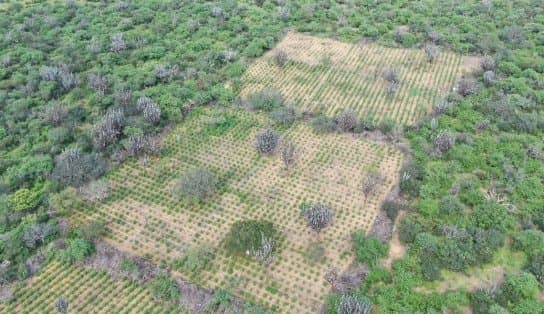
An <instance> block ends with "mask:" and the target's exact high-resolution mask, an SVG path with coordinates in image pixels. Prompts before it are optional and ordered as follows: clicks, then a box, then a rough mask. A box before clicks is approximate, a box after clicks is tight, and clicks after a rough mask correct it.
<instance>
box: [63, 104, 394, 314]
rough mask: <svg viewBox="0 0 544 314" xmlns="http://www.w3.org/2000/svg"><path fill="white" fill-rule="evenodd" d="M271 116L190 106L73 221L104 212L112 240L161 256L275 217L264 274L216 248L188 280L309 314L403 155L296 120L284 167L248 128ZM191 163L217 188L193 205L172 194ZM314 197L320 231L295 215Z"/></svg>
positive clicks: (169, 257)
mask: <svg viewBox="0 0 544 314" xmlns="http://www.w3.org/2000/svg"><path fill="white" fill-rule="evenodd" d="M229 121H230V122H229ZM268 123H270V121H268V120H265V119H264V118H260V116H258V115H255V114H252V113H246V112H239V111H233V110H217V109H205V110H201V111H199V112H194V113H193V116H191V117H190V118H189V119H188V120H187V122H186V123H185V124H183V125H181V126H179V127H178V128H177V129H175V130H174V131H173V132H172V133H171V134H170V135H169V136H168V137H167V138H166V139H165V152H166V153H165V156H164V157H163V158H161V159H156V160H151V161H150V162H149V163H148V164H147V166H142V165H140V164H138V163H136V162H128V163H126V164H125V165H124V166H122V167H121V168H120V169H119V170H118V171H116V172H115V173H114V174H112V175H110V176H109V182H110V185H111V187H112V188H111V195H112V196H111V197H110V200H109V201H107V203H106V204H103V205H100V206H98V207H97V208H95V209H92V210H84V211H81V212H79V213H78V214H77V215H76V217H77V218H76V217H74V220H79V221H86V220H90V219H96V218H100V219H104V220H105V221H107V222H108V223H109V229H110V230H111V234H110V236H109V238H108V241H109V242H110V243H112V244H114V245H116V246H118V247H120V248H122V249H123V250H127V251H129V252H132V253H135V254H138V255H147V256H150V257H151V258H153V259H154V260H155V261H159V260H166V261H168V262H172V261H173V260H174V259H176V258H180V257H182V256H184V255H185V254H186V252H187V250H188V249H189V248H193V247H194V246H195V245H211V246H212V247H220V242H221V241H222V240H223V238H224V236H225V234H226V232H227V231H228V229H229V226H230V225H231V224H233V223H234V222H235V221H238V220H242V219H266V220H269V221H272V222H273V223H274V224H275V225H276V227H277V228H278V230H279V231H280V232H281V234H282V235H283V239H281V241H280V248H281V250H280V253H279V256H277V258H276V259H275V260H274V261H273V263H272V264H271V265H270V266H269V267H268V271H265V269H264V268H263V265H261V264H259V263H257V262H248V261H244V260H240V259H238V260H235V259H231V258H228V257H227V256H226V254H225V253H224V252H222V251H221V250H220V252H219V253H218V256H217V257H216V259H215V261H214V262H213V263H214V265H213V267H211V270H210V271H204V272H203V273H201V274H200V275H198V276H194V277H193V278H191V279H192V280H195V281H196V282H198V283H201V284H203V285H204V286H206V287H210V288H216V287H222V288H229V289H232V291H234V292H236V293H237V294H239V295H240V296H242V297H244V298H246V299H248V300H255V301H257V302H259V303H262V304H265V305H269V306H273V305H275V306H277V307H278V308H279V309H280V310H282V311H285V310H286V309H291V310H295V311H296V312H298V313H302V312H315V310H316V309H317V307H318V306H319V304H320V303H321V302H322V300H323V298H324V296H325V295H326V293H327V291H328V290H329V286H328V284H327V283H326V281H325V279H324V274H325V273H326V272H327V270H328V269H329V268H330V267H332V266H335V267H339V268H342V269H343V268H346V267H347V266H348V265H349V264H350V262H351V260H352V259H351V253H350V251H351V243H350V235H351V232H352V231H353V230H356V229H363V230H368V229H369V228H370V226H371V225H372V223H373V221H374V218H375V216H376V213H377V211H378V209H379V207H380V202H381V201H382V200H383V198H384V197H385V195H386V193H387V192H388V191H389V190H390V189H391V187H392V186H393V184H394V183H395V181H396V176H397V173H398V171H399V168H400V165H401V161H402V155H401V153H400V152H398V151H396V150H394V149H392V148H390V147H388V146H386V145H379V144H374V143H372V142H370V141H367V140H364V139H362V138H356V137H353V136H351V135H347V134H337V133H333V134H325V135H317V134H315V133H313V131H312V130H311V128H310V126H308V125H306V124H298V125H296V126H293V127H292V128H290V129H289V130H288V131H285V132H284V133H283V134H282V140H284V141H285V140H288V141H289V142H290V143H293V144H294V145H295V146H296V147H297V157H298V158H297V162H296V164H295V165H294V166H293V167H291V168H289V169H286V168H285V166H284V164H283V162H282V160H281V153H280V152H276V153H275V154H273V155H261V154H259V153H258V152H257V150H256V149H255V143H254V140H255V135H256V134H257V133H258V132H259V131H260V130H261V129H262V128H263V126H266V125H267V124H268ZM196 168H206V169H209V170H211V171H213V172H214V173H216V174H217V175H218V176H219V178H220V180H221V182H222V184H221V185H222V188H221V191H220V192H218V193H216V194H215V195H214V196H212V197H211V199H209V200H207V201H205V202H202V203H198V204H196V203H194V202H188V201H186V200H184V199H179V198H176V197H175V196H173V195H172V193H171V190H172V187H173V186H174V185H175V181H176V179H177V178H179V177H180V176H181V175H182V174H184V173H186V172H187V171H190V170H192V169H196ZM375 171H378V172H379V173H381V174H382V175H383V176H384V180H383V182H382V183H380V185H379V186H378V188H377V190H376V193H374V194H372V195H371V196H370V197H369V198H368V200H366V201H365V198H364V195H363V192H362V182H363V180H364V178H365V177H366V176H367V175H368V173H373V172H375ZM312 202H323V203H326V204H328V205H329V206H330V207H331V208H332V210H334V220H333V223H332V224H331V225H330V226H328V227H327V228H325V229H323V230H322V231H321V232H320V233H319V234H316V233H315V232H313V231H312V230H311V228H309V227H308V225H307V221H306V219H305V218H304V217H303V215H301V207H302V206H303V205H305V204H307V203H312ZM318 241H320V242H321V243H322V244H323V245H324V247H325V258H324V261H323V262H322V263H318V264H314V265H310V264H309V263H308V262H307V261H306V260H305V254H306V251H307V250H308V248H309V247H310V245H311V244H314V243H315V242H318ZM184 275H185V276H186V277H187V276H188V274H184Z"/></svg>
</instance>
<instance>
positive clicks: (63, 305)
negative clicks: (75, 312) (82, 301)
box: [55, 297, 69, 314]
mask: <svg viewBox="0 0 544 314" xmlns="http://www.w3.org/2000/svg"><path fill="white" fill-rule="evenodd" d="M68 305H69V304H68V299H66V298H65V297H60V298H58V299H57V301H55V310H57V312H58V313H60V314H66V313H68Z"/></svg>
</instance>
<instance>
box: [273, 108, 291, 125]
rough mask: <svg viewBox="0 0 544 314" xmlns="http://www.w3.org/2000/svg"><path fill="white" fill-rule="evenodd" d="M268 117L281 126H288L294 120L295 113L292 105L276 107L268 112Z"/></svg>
mask: <svg viewBox="0 0 544 314" xmlns="http://www.w3.org/2000/svg"><path fill="white" fill-rule="evenodd" d="M270 117H271V118H272V119H273V120H274V121H275V122H276V123H277V124H281V125H283V126H289V125H291V124H293V122H295V120H296V113H295V109H294V108H293V107H281V108H277V109H275V110H274V111H272V112H271V113H270Z"/></svg>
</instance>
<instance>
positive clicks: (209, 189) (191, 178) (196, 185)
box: [173, 169, 219, 202]
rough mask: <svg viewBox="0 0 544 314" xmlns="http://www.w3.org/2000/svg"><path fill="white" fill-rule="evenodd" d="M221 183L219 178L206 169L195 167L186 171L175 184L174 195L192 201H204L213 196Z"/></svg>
mask: <svg viewBox="0 0 544 314" xmlns="http://www.w3.org/2000/svg"><path fill="white" fill-rule="evenodd" d="M218 185H219V178H218V177H217V175H215V174H214V173H213V172H211V171H209V170H205V169H195V170H192V171H188V172H187V173H185V174H184V175H183V176H182V177H181V178H180V179H179V180H178V182H177V183H176V185H175V186H174V190H173V193H174V196H176V197H183V198H186V199H188V200H190V201H198V202H202V201H204V200H205V199H207V198H209V197H211V196H212V195H213V194H214V193H215V192H217V188H218Z"/></svg>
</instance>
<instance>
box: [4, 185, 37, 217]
mask: <svg viewBox="0 0 544 314" xmlns="http://www.w3.org/2000/svg"><path fill="white" fill-rule="evenodd" d="M10 203H11V206H12V207H13V208H14V209H15V210H16V211H19V212H22V211H27V210H31V209H34V208H36V207H37V206H38V204H39V203H40V193H39V192H37V191H31V190H29V189H20V190H17V191H16V192H15V193H13V195H11V197H10Z"/></svg>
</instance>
